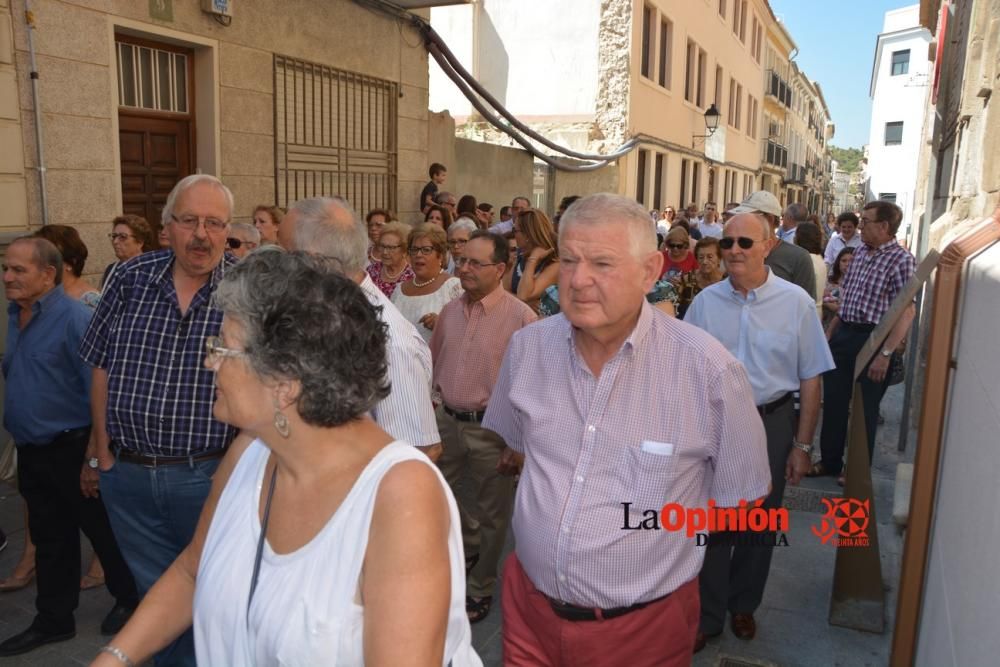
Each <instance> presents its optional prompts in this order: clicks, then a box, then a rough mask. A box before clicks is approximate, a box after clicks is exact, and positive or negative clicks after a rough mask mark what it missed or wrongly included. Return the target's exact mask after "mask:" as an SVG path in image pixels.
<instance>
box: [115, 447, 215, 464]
mask: <svg viewBox="0 0 1000 667" xmlns="http://www.w3.org/2000/svg"><path fill="white" fill-rule="evenodd" d="M115 453H116V454H117V455H118V460H119V461H124V462H125V463H135V464H138V465H141V466H145V467H147V468H158V467H160V466H170V465H179V464H181V463H188V464H190V463H196V462H198V461H211V460H213V459H221V458H222V457H223V456H225V454H226V450H225V449H213V450H211V451H207V452H201V453H199V454H192V455H191V456H155V455H154V456H147V455H146V454H138V453H136V452H132V451H129V450H127V449H121V448H120V447H119V448H118V450H117V451H116V452H115Z"/></svg>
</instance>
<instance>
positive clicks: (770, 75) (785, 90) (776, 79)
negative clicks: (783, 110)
mask: <svg viewBox="0 0 1000 667" xmlns="http://www.w3.org/2000/svg"><path fill="white" fill-rule="evenodd" d="M764 92H765V93H766V94H768V95H770V96H771V97H773V98H774V99H776V100H777V101H778V102H780V103H781V104H784V105H785V106H786V107H788V108H791V107H792V87H791V86H789V85H788V83H787V82H786V81H785V80H784V79H783V78H781V76H779V75H778V73H777V72H775V71H774V70H773V69H770V70H768V71H767V79H766V85H765V86H764Z"/></svg>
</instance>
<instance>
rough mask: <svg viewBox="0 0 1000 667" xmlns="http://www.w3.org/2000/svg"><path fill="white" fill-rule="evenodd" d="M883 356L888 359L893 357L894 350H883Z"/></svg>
mask: <svg viewBox="0 0 1000 667" xmlns="http://www.w3.org/2000/svg"><path fill="white" fill-rule="evenodd" d="M882 356H883V357H885V358H886V359H888V358H889V357H891V356H892V350H887V349H885V348H882Z"/></svg>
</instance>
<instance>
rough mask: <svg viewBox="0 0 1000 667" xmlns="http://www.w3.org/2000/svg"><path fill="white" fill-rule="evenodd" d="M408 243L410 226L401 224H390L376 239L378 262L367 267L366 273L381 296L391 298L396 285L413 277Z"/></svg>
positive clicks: (383, 228)
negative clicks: (380, 292) (380, 291)
mask: <svg viewBox="0 0 1000 667" xmlns="http://www.w3.org/2000/svg"><path fill="white" fill-rule="evenodd" d="M409 241H410V226H409V225H405V224H403V223H402V222H390V223H389V224H387V225H385V226H383V227H382V234H381V236H379V239H378V246H377V248H376V250H377V251H378V256H379V258H380V259H379V261H377V262H372V263H371V264H369V265H368V268H367V269H366V271H368V275H369V276H370V277H371V279H372V282H373V283H375V285H377V286H378V288H379V289H380V290H382V294H385V295H386V296H387V297H392V293H393V292H394V291H395V290H396V285H398V284H400V283H403V282H406V281H407V280H409V279H410V278H412V277H413V269H412V268H410V262H409V260H408V257H409V256H408V254H407V249H408V248H409V245H408V244H409Z"/></svg>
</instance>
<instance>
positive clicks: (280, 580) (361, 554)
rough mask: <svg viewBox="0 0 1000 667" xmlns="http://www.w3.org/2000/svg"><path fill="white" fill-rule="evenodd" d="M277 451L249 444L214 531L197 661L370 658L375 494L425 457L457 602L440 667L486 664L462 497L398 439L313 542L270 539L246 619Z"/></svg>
mask: <svg viewBox="0 0 1000 667" xmlns="http://www.w3.org/2000/svg"><path fill="white" fill-rule="evenodd" d="M269 455H270V450H269V449H268V448H267V445H265V444H264V443H263V442H262V441H261V440H255V441H254V442H253V443H251V445H250V446H249V447H248V448H247V450H246V451H245V452H244V453H243V455H242V456H241V457H240V460H239V462H238V463H237V464H236V467H235V468H234V469H233V473H232V476H231V477H230V478H229V481H228V482H227V483H226V487H225V489H223V491H222V495H221V496H220V498H219V504H218V506H217V507H216V509H215V515H214V517H213V518H212V524H211V525H210V526H209V528H208V535H207V536H206V539H205V548H204V550H203V551H202V554H201V562H200V563H199V565H198V582H197V584H196V585H195V592H194V634H195V652H196V655H197V659H198V664H200V665H245V666H247V667H251V666H253V665H279V664H280V665H363V664H364V662H365V655H364V625H365V608H364V606H362V605H361V604H360V601H359V600H358V587H359V578H360V576H361V568H362V565H363V564H364V559H365V554H366V552H367V550H368V534H369V528H370V525H371V519H372V512H373V510H374V506H375V498H376V496H377V494H378V489H379V484H380V483H381V481H382V478H383V477H384V476H385V474H386V473H387V472H388V471H389V470H390V469H391V468H392V466H394V465H395V464H397V463H400V462H402V461H412V460H417V461H422V462H424V463H426V464H427V465H428V466H430V468H431V469H432V470H434V473H435V474H436V476H437V478H438V481H439V482H440V484H441V489H442V490H443V491H444V493H445V496H446V498H447V501H448V513H449V515H450V519H451V525H450V527H449V531H448V560H449V564H450V566H451V599H450V604H449V611H448V627H447V634H446V635H445V651H444V660H443V661H442V665H447V664H448V663H449V661H451V664H452V665H454V666H455V667H460V666H461V667H481V665H482V661H481V660H480V659H479V656H478V655H476V653H475V651H474V650H473V649H472V645H471V641H472V632H471V630H470V628H469V621H468V617H467V616H466V613H465V556H464V552H463V549H462V528H461V519H460V518H459V515H458V508H457V506H456V505H455V499H454V497H453V496H452V494H451V491H450V490H449V489H448V485H447V483H446V482H445V480H444V477H442V476H441V473H440V472H439V471H438V469H437V467H436V466H434V465H433V464H431V463H430V461H428V460H427V458H426V457H424V456H423V455H422V454H420V453H418V452H416V451H415V450H414V449H413V448H412V447H410V446H408V445H407V443H405V442H400V441H398V440H397V441H395V442H393V443H391V444H389V445H387V446H386V447H385V448H383V449H382V450H381V451H380V452H379V453H378V454H376V455H375V457H374V458H373V459H372V460H371V461H370V462H369V463H368V465H367V466H366V467H365V469H364V470H363V471H362V473H361V475H360V476H359V477H358V479H357V481H356V482H355V483H354V486H353V487H351V490H350V491H349V492H348V494H347V497H346V498H344V501H343V503H341V505H340V507H338V508H337V510H336V511H335V512H334V514H333V516H332V517H330V520H329V521H328V522H327V524H326V525H325V526H323V527H322V528H321V529H320V531H319V532H318V533H317V534H316V536H315V537H313V539H312V540H310V541H309V542H308V543H307V544H306V545H304V546H302V547H300V548H299V549H297V550H296V551H294V552H292V553H288V554H277V553H275V552H274V551H272V550H271V547H270V545H268V544H267V542H266V541H265V543H264V550H263V555H262V558H261V564H260V571H259V575H258V579H257V589H256V591H255V592H254V597H253V603H252V605H251V606H250V615H249V621H248V619H247V599H248V597H249V593H250V579H251V577H252V575H253V565H254V557H255V554H256V550H257V542H258V540H259V539H260V530H261V526H260V519H259V516H258V507H259V503H260V498H261V491H262V490H263V489H264V488H265V483H264V482H265V480H264V471H265V469H266V466H267V460H268V457H269ZM264 493H265V494H266V491H265V492H264Z"/></svg>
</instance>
